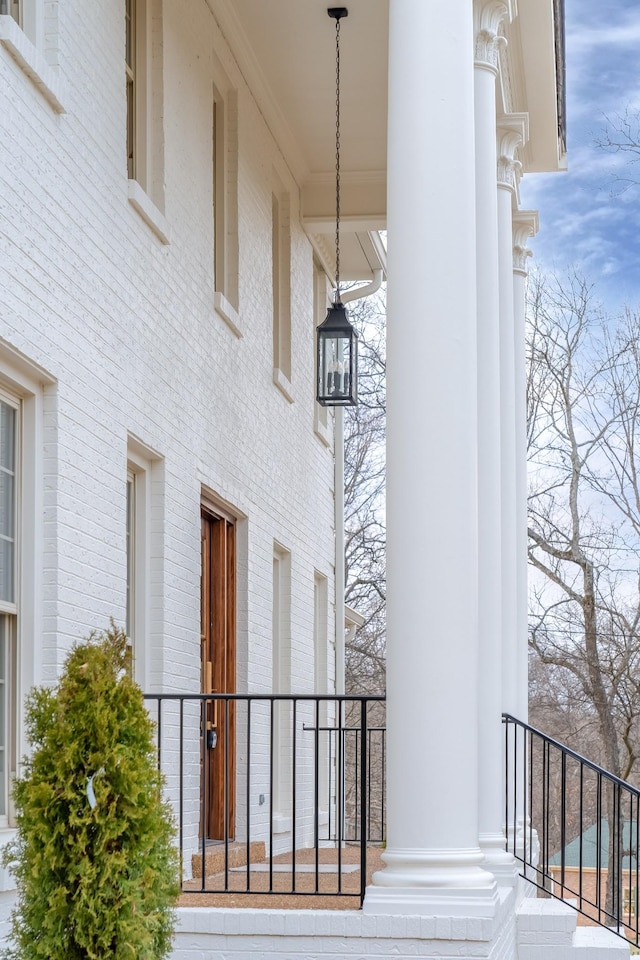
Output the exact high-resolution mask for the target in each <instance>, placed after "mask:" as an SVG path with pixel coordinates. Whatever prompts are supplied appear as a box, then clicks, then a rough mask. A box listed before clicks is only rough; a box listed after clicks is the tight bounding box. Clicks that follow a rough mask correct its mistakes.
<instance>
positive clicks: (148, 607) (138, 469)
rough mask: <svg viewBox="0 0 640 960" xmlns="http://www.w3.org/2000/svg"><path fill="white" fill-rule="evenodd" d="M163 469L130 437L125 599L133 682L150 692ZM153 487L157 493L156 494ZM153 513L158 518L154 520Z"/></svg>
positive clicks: (153, 453)
mask: <svg viewBox="0 0 640 960" xmlns="http://www.w3.org/2000/svg"><path fill="white" fill-rule="evenodd" d="M162 468H163V460H162V457H161V456H160V454H158V453H157V452H156V451H155V450H153V449H152V448H151V447H148V446H147V445H146V444H144V443H142V441H140V440H138V439H137V438H136V437H132V436H129V437H128V441H127V471H126V481H127V483H126V485H125V504H124V508H125V516H126V526H125V540H126V533H127V528H128V523H129V517H128V516H127V514H128V506H129V503H128V489H129V482H130V481H131V482H132V484H133V492H134V502H133V504H132V514H133V516H132V518H131V519H132V520H133V524H132V529H131V531H130V532H131V540H130V543H126V542H125V549H126V551H127V557H126V579H125V599H126V595H127V594H128V597H129V618H130V622H129V624H128V626H129V630H130V636H129V639H130V641H131V654H132V661H133V678H134V680H135V681H136V683H138V684H139V685H140V686H141V687H142V689H143V690H144V691H147V692H148V691H149V689H150V685H151V660H152V648H153V646H154V643H155V639H156V634H158V633H159V634H161V632H162V624H161V622H159V623H156V622H155V619H154V614H153V609H154V608H153V605H152V603H151V585H152V583H153V582H154V574H156V573H157V572H158V571H157V570H156V569H155V568H156V567H157V565H158V552H157V550H156V549H155V548H154V530H155V526H156V525H159V526H160V529H161V527H162V503H161V493H160V491H161V489H162V478H161V473H162ZM154 485H156V486H157V488H158V489H156V490H154ZM154 512H155V513H156V514H157V515H156V516H155V517H154ZM127 548H129V549H127ZM125 606H126V603H125ZM158 616H159V614H158Z"/></svg>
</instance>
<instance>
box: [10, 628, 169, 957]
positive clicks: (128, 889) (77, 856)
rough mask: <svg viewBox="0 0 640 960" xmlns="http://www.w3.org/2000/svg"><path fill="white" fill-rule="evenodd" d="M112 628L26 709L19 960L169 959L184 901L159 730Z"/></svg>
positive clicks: (13, 952) (17, 856)
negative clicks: (160, 765)
mask: <svg viewBox="0 0 640 960" xmlns="http://www.w3.org/2000/svg"><path fill="white" fill-rule="evenodd" d="M127 666H128V656H127V640H126V636H125V635H124V633H123V632H122V631H121V630H119V629H117V628H116V627H115V626H114V624H113V623H112V624H111V629H110V630H109V631H108V632H107V633H104V634H92V635H91V636H90V637H89V639H88V641H86V642H84V643H81V644H78V645H77V646H75V647H74V649H73V650H72V651H71V653H70V654H69V656H68V657H67V660H66V663H65V667H64V671H63V673H62V675H61V677H60V679H59V681H58V684H57V686H56V687H55V688H54V689H49V688H45V687H40V688H35V689H34V690H33V691H32V692H31V693H30V695H29V697H28V700H27V710H26V717H27V734H28V738H29V742H30V744H31V745H32V748H33V749H32V752H31V755H30V756H29V757H28V758H26V760H25V762H24V768H23V773H22V776H21V777H20V778H19V779H18V780H17V782H16V784H15V788H14V794H13V795H14V802H15V809H16V820H17V837H16V840H15V842H14V843H13V844H12V845H11V846H10V847H9V849H8V850H7V853H6V855H5V863H6V864H8V865H9V866H10V867H11V869H12V871H13V872H14V874H15V877H16V879H17V885H18V902H17V905H16V908H15V910H14V913H13V917H12V941H13V942H12V946H11V948H10V949H9V950H8V951H7V952H6V954H5V956H6V957H7V958H16V960H80V958H82V960H106V958H107V957H108V958H110V960H160V958H163V957H166V956H167V954H168V953H169V951H170V949H171V940H172V935H173V927H174V921H175V917H174V911H173V906H174V904H175V901H176V898H177V895H178V892H179V883H178V856H177V852H176V850H175V848H174V846H173V834H174V826H173V818H172V815H171V811H170V808H169V806H168V804H167V802H166V801H164V800H163V799H162V778H161V775H160V773H159V772H158V769H157V759H156V753H155V749H154V743H153V730H154V725H153V722H152V720H151V719H150V717H149V715H148V712H147V710H146V709H145V706H144V701H143V697H142V691H141V690H140V688H139V687H138V686H137V685H136V684H135V683H134V682H133V680H132V679H131V677H130V676H129V673H128V670H127Z"/></svg>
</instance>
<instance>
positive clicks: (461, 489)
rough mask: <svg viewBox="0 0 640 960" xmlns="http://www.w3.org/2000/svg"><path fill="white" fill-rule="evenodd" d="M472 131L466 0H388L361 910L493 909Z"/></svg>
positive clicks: (468, 913) (459, 912)
mask: <svg viewBox="0 0 640 960" xmlns="http://www.w3.org/2000/svg"><path fill="white" fill-rule="evenodd" d="M435 90H437V91H438V95H437V96H434V91H435ZM452 118H455V121H456V130H457V132H458V139H457V142H456V143H455V144H452V143H451V140H450V133H451V123H452ZM473 131H474V93H473V10H472V0H449V2H447V3H446V4H443V3H439V4H431V3H425V2H424V0H391V2H390V5H389V137H388V143H389V147H388V150H389V154H388V236H389V241H388V243H389V259H388V276H389V286H388V317H389V321H388V341H387V396H388V407H387V438H388V440H387V530H388V552H387V623H388V641H387V744H388V753H387V756H388V763H387V783H388V807H387V810H388V817H387V825H388V828H387V829H388V832H387V838H388V839H387V844H388V845H387V849H386V851H385V852H384V854H383V860H384V862H385V864H386V866H385V869H383V870H382V871H379V872H378V873H376V874H375V875H374V880H373V885H372V886H370V887H369V888H368V890H367V894H366V898H365V902H364V910H365V912H366V913H369V914H371V913H379V914H384V913H389V914H414V915H421V916H446V917H451V916H461V917H473V916H484V917H488V916H492V915H493V913H494V912H495V909H496V901H497V892H496V885H495V881H494V878H493V876H492V875H491V874H490V873H488V872H486V871H485V870H483V869H482V868H481V866H480V864H481V862H482V859H483V857H482V853H481V851H480V848H479V846H478V789H477V778H478V740H477V716H478V714H477V705H478V625H477V386H476V384H477V351H476V262H475V239H476V238H475V159H474V157H475V146H474V133H473Z"/></svg>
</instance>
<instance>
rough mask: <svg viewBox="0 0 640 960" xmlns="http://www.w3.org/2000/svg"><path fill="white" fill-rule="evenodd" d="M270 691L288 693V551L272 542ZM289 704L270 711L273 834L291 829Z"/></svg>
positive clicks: (289, 608) (289, 596)
mask: <svg viewBox="0 0 640 960" xmlns="http://www.w3.org/2000/svg"><path fill="white" fill-rule="evenodd" d="M272 604H273V612H272V691H273V693H285V694H286V693H291V553H290V552H289V551H288V550H287V549H286V547H283V546H282V545H281V544H279V543H277V542H274V544H273V599H272ZM291 713H292V710H291V704H290V703H288V702H287V701H286V700H285V701H280V702H277V703H275V704H274V711H273V724H274V729H273V746H272V750H273V797H272V798H271V803H272V813H273V816H272V822H273V832H274V833H287V832H288V831H289V830H290V829H291V812H292V811H291V751H292V738H291Z"/></svg>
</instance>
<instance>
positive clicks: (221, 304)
mask: <svg viewBox="0 0 640 960" xmlns="http://www.w3.org/2000/svg"><path fill="white" fill-rule="evenodd" d="M211 132H212V140H213V143H212V202H213V288H214V290H213V307H214V310H215V312H216V313H217V314H218V316H219V317H221V319H222V320H224V322H225V323H226V324H227V326H228V327H229V329H230V330H231V331H232V333H234V334H235V336H236V337H238V339H241V338H242V337H243V336H244V331H243V329H242V321H241V318H240V313H239V309H240V307H239V287H238V279H239V278H238V257H239V252H238V94H237V91H236V90H235V89H234V88H233V87H232V86H231V84H230V82H229V80H228V78H227V76H226V74H225V73H224V70H223V69H222V67H221V66H220V65H219V64H218V63H217V62H216V63H214V83H213V103H212V111H211Z"/></svg>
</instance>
